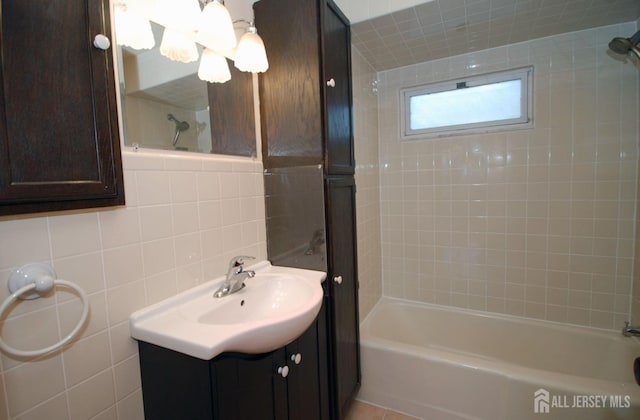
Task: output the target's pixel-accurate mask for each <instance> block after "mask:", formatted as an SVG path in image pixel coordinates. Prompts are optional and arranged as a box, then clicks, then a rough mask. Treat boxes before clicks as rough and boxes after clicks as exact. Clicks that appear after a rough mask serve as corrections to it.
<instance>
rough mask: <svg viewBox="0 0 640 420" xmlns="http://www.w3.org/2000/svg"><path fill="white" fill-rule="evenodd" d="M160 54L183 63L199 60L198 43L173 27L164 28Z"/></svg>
mask: <svg viewBox="0 0 640 420" xmlns="http://www.w3.org/2000/svg"><path fill="white" fill-rule="evenodd" d="M160 54H162V55H164V56H165V57H167V58H168V59H170V60H173V61H179V62H181V63H191V62H192V61H197V60H198V48H197V47H196V43H195V42H193V41H192V40H190V39H189V38H187V37H185V36H184V35H182V34H181V33H179V32H177V31H176V30H174V29H171V28H164V34H163V35H162V43H160Z"/></svg>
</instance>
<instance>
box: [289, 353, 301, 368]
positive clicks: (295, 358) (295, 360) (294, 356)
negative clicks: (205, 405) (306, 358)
mask: <svg viewBox="0 0 640 420" xmlns="http://www.w3.org/2000/svg"><path fill="white" fill-rule="evenodd" d="M291 361H292V362H293V363H295V364H296V365H299V364H300V362H302V355H301V354H300V353H296V354H292V355H291Z"/></svg>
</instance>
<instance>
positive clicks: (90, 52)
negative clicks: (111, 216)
mask: <svg viewBox="0 0 640 420" xmlns="http://www.w3.org/2000/svg"><path fill="white" fill-rule="evenodd" d="M1 7H2V13H1V15H0V16H1V23H0V215H7V214H17V213H31V212H41V211H51V210H67V209H78V208H88V207H103V206H112V205H119V204H124V190H123V189H124V188H123V182H122V163H121V156H120V140H119V131H118V118H117V110H116V92H115V82H114V73H113V57H112V52H111V50H110V49H107V50H102V49H99V48H97V47H95V46H94V45H93V40H94V37H95V36H96V35H98V34H103V35H105V36H106V37H107V38H110V36H111V30H110V18H109V2H108V0H91V1H88V0H66V1H55V2H45V3H42V2H36V1H3V2H2V3H1Z"/></svg>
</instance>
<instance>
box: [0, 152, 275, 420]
mask: <svg viewBox="0 0 640 420" xmlns="http://www.w3.org/2000/svg"><path fill="white" fill-rule="evenodd" d="M194 156H195V157H194ZM123 161H124V170H125V174H124V176H125V179H124V182H125V189H126V196H127V205H126V207H123V208H114V209H106V210H102V211H99V212H83V211H78V212H68V213H56V214H53V213H52V214H50V215H46V216H33V217H28V216H27V217H17V218H1V219H0V238H3V241H1V242H0V279H3V280H2V281H3V282H6V279H7V278H8V276H9V274H10V272H11V270H12V269H14V268H17V267H18V266H20V265H22V264H25V263H27V262H32V261H44V262H49V263H51V264H52V265H53V266H54V268H55V269H56V271H57V273H58V275H59V277H60V278H63V279H68V280H71V281H74V282H76V283H78V284H79V285H80V286H81V287H82V288H83V289H84V290H85V291H86V293H87V295H88V296H89V299H90V305H91V313H90V322H89V323H88V325H87V327H86V329H85V330H84V331H83V333H82V335H81V337H80V339H79V340H77V341H75V342H74V344H73V345H72V346H67V347H66V349H65V351H63V352H56V353H54V354H53V355H51V356H48V357H45V358H41V359H37V360H30V361H25V360H17V359H14V358H10V357H7V356H6V355H4V354H2V356H0V420H5V419H20V420H25V419H42V418H48V419H56V420H58V419H89V418H95V419H122V420H136V419H139V420H142V419H143V418H144V415H143V410H142V393H141V389H140V376H139V368H138V350H137V345H136V343H135V341H134V340H133V339H131V338H130V336H129V327H128V318H129V315H130V314H131V313H132V312H133V311H135V310H137V309H140V308H142V307H144V306H147V305H150V304H152V303H154V302H157V301H159V300H161V299H164V298H166V297H168V296H171V295H175V294H176V293H177V292H179V291H181V290H184V289H187V288H190V287H193V286H195V285H197V284H199V283H202V282H203V281H206V280H208V279H211V278H215V277H218V276H221V275H223V274H224V273H225V272H226V270H227V263H228V261H229V259H230V258H231V257H232V256H233V255H238V254H248V255H254V256H256V257H257V258H258V259H265V258H266V235H265V219H264V188H263V182H262V163H261V162H260V161H256V160H251V159H242V158H238V159H234V158H227V157H220V158H212V157H206V158H203V157H201V156H198V155H187V154H182V155H180V154H159V153H153V152H151V153H146V152H138V153H135V152H130V151H127V152H125V153H123ZM5 284H6V283H2V284H0V299H3V300H4V299H5V298H6V297H7V296H8V291H7V290H6V286H5ZM79 313H80V305H79V300H78V299H75V298H73V296H72V295H70V294H68V293H66V292H64V291H63V290H59V291H58V292H57V293H55V294H52V295H50V296H47V297H44V298H41V299H37V300H34V301H26V302H21V303H20V304H19V305H17V306H15V307H14V308H13V310H12V311H11V314H10V316H9V317H8V319H7V320H6V321H5V323H4V327H3V339H4V340H5V341H6V342H7V343H10V344H11V345H12V346H15V347H16V348H38V347H43V346H46V345H50V344H51V343H53V342H54V341H56V340H58V339H59V337H60V336H61V335H62V334H65V333H66V332H68V331H70V330H71V328H73V326H74V325H75V323H76V322H77V319H78V316H79ZM25 331H28V332H29V333H25ZM60 331H62V334H61V333H60Z"/></svg>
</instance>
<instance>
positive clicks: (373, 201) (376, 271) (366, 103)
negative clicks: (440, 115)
mask: <svg viewBox="0 0 640 420" xmlns="http://www.w3.org/2000/svg"><path fill="white" fill-rule="evenodd" d="M351 73H352V79H353V83H352V86H353V103H354V107H353V108H354V109H353V120H354V149H355V156H356V173H355V178H356V185H357V187H358V191H357V194H356V216H357V222H358V226H357V229H358V281H359V282H360V288H359V290H358V296H359V310H360V320H363V319H364V317H365V316H366V315H367V314H368V313H369V311H370V310H371V308H372V307H373V305H375V303H376V302H377V301H378V300H379V299H380V297H381V296H382V251H381V245H380V188H379V182H380V170H379V166H378V142H377V139H378V97H377V95H376V94H375V93H374V91H373V88H374V85H375V84H374V81H375V80H376V79H377V72H376V71H375V70H374V69H373V67H371V65H370V64H369V63H368V62H367V61H366V60H365V59H364V57H362V55H361V54H360V52H359V51H358V50H357V48H355V47H353V48H352V49H351Z"/></svg>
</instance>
